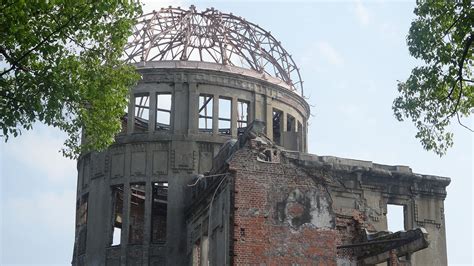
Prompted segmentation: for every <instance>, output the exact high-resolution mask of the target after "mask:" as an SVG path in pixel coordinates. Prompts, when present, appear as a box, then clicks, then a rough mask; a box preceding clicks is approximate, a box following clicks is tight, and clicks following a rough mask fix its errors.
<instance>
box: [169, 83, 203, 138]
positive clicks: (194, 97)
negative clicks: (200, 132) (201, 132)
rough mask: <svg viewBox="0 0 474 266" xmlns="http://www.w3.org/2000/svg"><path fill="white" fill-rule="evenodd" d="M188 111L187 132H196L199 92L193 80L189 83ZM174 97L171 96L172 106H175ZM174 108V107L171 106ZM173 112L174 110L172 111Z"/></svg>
mask: <svg viewBox="0 0 474 266" xmlns="http://www.w3.org/2000/svg"><path fill="white" fill-rule="evenodd" d="M188 91H189V96H188V102H189V112H188V134H196V133H197V129H198V113H197V111H198V108H199V107H198V104H199V102H198V101H199V94H198V91H197V84H196V83H195V82H193V83H189V90H188ZM175 98H176V97H173V103H174V104H173V106H176V104H175V103H176V100H175ZM173 108H176V107H173ZM172 113H173V114H174V113H175V112H174V111H173V112H172Z"/></svg>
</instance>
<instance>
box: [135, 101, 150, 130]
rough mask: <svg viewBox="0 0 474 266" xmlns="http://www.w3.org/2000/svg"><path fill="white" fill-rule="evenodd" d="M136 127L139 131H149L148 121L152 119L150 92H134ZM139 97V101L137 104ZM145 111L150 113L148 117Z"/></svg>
mask: <svg viewBox="0 0 474 266" xmlns="http://www.w3.org/2000/svg"><path fill="white" fill-rule="evenodd" d="M133 97H134V110H133V116H134V120H135V121H134V123H135V125H134V129H135V131H137V132H145V131H148V123H149V120H150V94H149V93H138V94H134V96H133ZM137 99H139V103H138V104H137ZM144 113H146V114H148V115H147V117H145V116H146V115H144Z"/></svg>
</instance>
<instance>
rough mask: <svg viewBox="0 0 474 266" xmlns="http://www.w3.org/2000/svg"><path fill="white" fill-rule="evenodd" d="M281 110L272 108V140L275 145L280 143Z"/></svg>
mask: <svg viewBox="0 0 474 266" xmlns="http://www.w3.org/2000/svg"><path fill="white" fill-rule="evenodd" d="M282 118H283V112H282V111H280V110H277V109H273V119H272V120H273V141H274V142H275V144H277V145H281V131H282V126H283V125H282V124H283V121H282V120H283V119H282Z"/></svg>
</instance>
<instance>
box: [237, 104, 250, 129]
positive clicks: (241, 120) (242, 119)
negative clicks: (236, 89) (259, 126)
mask: <svg viewBox="0 0 474 266" xmlns="http://www.w3.org/2000/svg"><path fill="white" fill-rule="evenodd" d="M248 121H249V104H248V102H245V101H241V100H238V101H237V132H238V134H242V133H243V132H244V130H245V128H246V127H247V125H248Z"/></svg>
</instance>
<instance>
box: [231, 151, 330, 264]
mask: <svg viewBox="0 0 474 266" xmlns="http://www.w3.org/2000/svg"><path fill="white" fill-rule="evenodd" d="M251 145H252V144H251ZM271 152H272V154H273V156H272V157H273V159H272V161H274V162H263V161H258V160H257V159H256V158H257V155H258V153H259V151H258V149H248V148H242V149H240V150H238V151H237V152H236V153H235V154H234V156H233V158H232V160H231V162H230V163H229V169H230V170H231V171H232V173H233V177H234V179H233V180H234V192H235V194H234V197H235V202H234V215H233V219H234V221H233V223H234V231H233V235H234V239H233V241H234V242H233V247H234V252H233V254H234V259H233V261H234V264H236V265H255V264H258V265H260V264H266V265H291V264H301V265H336V239H337V237H336V235H337V231H336V229H335V215H334V213H333V211H332V201H331V198H330V196H329V194H328V191H327V190H326V185H325V184H324V182H323V181H322V178H321V179H319V178H318V177H317V176H314V175H311V176H310V175H309V174H308V173H307V172H305V171H303V170H302V168H301V167H297V166H296V165H294V164H293V163H292V162H290V161H288V160H287V159H285V157H282V156H280V154H278V153H279V151H278V150H272V151H271ZM274 152H275V153H274Z"/></svg>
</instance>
